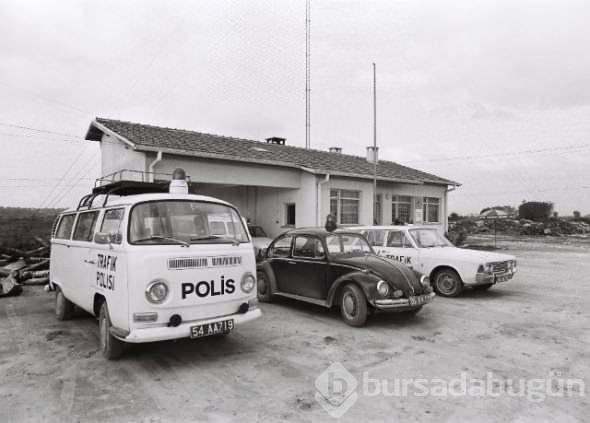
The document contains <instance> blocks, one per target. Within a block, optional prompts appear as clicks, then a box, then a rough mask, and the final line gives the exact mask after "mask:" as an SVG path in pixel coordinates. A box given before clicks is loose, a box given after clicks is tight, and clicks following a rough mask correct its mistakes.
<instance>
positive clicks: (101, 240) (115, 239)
mask: <svg viewBox="0 0 590 423" xmlns="http://www.w3.org/2000/svg"><path fill="white" fill-rule="evenodd" d="M122 238H123V237H122V236H121V232H99V233H97V234H96V235H94V242H96V243H97V244H120V243H121V240H122Z"/></svg>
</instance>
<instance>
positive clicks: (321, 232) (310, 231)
mask: <svg viewBox="0 0 590 423" xmlns="http://www.w3.org/2000/svg"><path fill="white" fill-rule="evenodd" d="M334 233H337V234H339V235H343V234H349V235H358V232H354V231H351V230H340V229H337V230H336V231H334V232H329V231H327V230H326V229H324V228H321V227H313V226H312V227H304V228H295V229H290V230H288V231H286V232H283V234H282V235H317V236H328V235H333V234H334Z"/></svg>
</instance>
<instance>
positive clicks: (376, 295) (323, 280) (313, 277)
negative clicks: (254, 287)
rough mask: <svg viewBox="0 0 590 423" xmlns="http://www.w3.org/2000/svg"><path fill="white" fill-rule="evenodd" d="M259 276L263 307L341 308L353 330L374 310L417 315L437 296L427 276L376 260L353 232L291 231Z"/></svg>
mask: <svg viewBox="0 0 590 423" xmlns="http://www.w3.org/2000/svg"><path fill="white" fill-rule="evenodd" d="M257 276H258V298H259V300H260V301H266V302H268V301H271V300H272V298H273V297H274V296H282V297H288V298H292V299H295V300H300V301H305V302H309V303H313V304H317V305H321V306H324V307H333V306H336V307H339V308H340V313H341V315H342V318H343V319H344V321H345V322H346V323H348V324H349V325H351V326H363V325H364V324H365V323H366V320H367V316H368V315H369V314H370V313H371V312H372V311H375V310H384V311H398V312H408V313H417V312H418V311H420V309H421V308H422V306H423V305H424V304H426V303H428V302H430V301H431V300H432V299H433V297H434V295H435V294H434V293H433V291H432V288H431V286H430V281H429V280H428V277H427V276H425V275H422V274H420V273H418V272H416V271H414V270H412V269H410V268H409V267H407V266H405V265H403V264H401V263H399V262H397V261H395V260H391V259H388V258H386V257H380V256H378V255H376V254H375V252H374V251H373V249H372V247H371V246H370V245H369V243H368V242H367V240H366V239H365V237H364V236H363V235H361V234H359V233H354V232H328V231H326V230H324V229H315V228H313V229H294V230H290V231H287V232H285V233H283V234H282V235H280V236H279V237H277V238H276V239H275V240H274V241H273V242H272V243H271V244H270V245H269V248H268V249H267V251H266V252H265V255H264V258H263V260H262V261H261V262H260V263H259V264H258V266H257Z"/></svg>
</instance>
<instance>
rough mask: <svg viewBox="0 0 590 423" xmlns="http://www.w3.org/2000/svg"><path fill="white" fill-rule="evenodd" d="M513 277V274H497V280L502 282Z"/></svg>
mask: <svg viewBox="0 0 590 423" xmlns="http://www.w3.org/2000/svg"><path fill="white" fill-rule="evenodd" d="M510 279H512V275H501V276H496V282H498V283H500V282H506V281H508V280H510Z"/></svg>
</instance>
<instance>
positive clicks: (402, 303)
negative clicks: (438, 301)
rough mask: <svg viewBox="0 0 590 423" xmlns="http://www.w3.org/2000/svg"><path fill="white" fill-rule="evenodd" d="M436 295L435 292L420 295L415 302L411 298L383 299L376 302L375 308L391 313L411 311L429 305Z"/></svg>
mask: <svg viewBox="0 0 590 423" xmlns="http://www.w3.org/2000/svg"><path fill="white" fill-rule="evenodd" d="M435 296H436V295H435V294H434V292H431V293H429V294H424V295H418V296H416V297H414V298H415V301H416V302H414V301H412V300H410V299H409V298H399V299H397V300H393V299H389V298H388V299H382V300H375V302H374V304H373V306H374V307H375V308H376V309H377V310H390V311H403V310H411V309H413V308H416V307H420V306H423V305H424V304H428V303H429V302H431V301H432V300H433V299H434V297H435Z"/></svg>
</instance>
